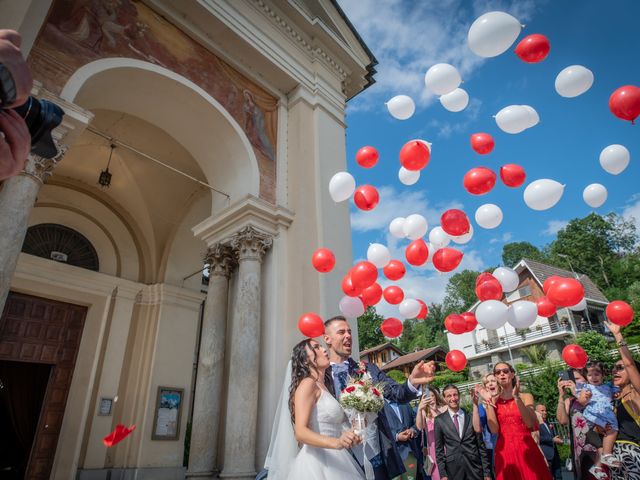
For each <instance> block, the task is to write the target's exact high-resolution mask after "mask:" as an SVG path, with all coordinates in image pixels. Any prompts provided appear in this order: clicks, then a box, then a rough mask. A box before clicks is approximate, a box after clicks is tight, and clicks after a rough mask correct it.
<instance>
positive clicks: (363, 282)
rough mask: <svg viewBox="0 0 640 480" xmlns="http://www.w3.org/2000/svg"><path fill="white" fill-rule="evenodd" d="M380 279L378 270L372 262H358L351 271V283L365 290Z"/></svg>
mask: <svg viewBox="0 0 640 480" xmlns="http://www.w3.org/2000/svg"><path fill="white" fill-rule="evenodd" d="M377 279H378V268H377V267H376V266H375V265H374V264H373V263H371V262H366V261H365V262H358V263H356V264H355V265H354V267H353V268H352V269H351V283H353V286H354V287H356V288H358V289H360V290H363V289H365V288H367V287H368V286H370V285H373V283H375V281H376V280H377Z"/></svg>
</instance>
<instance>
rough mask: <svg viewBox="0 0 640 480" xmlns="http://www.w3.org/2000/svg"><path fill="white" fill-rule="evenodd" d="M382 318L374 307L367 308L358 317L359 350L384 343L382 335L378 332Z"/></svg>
mask: <svg viewBox="0 0 640 480" xmlns="http://www.w3.org/2000/svg"><path fill="white" fill-rule="evenodd" d="M383 320H384V317H383V316H382V315H378V312H376V309H375V308H374V307H369V308H367V310H366V311H365V312H364V314H363V315H361V316H359V317H358V343H359V345H360V350H361V351H362V350H366V349H367V348H371V347H375V346H376V345H380V344H381V343H384V335H382V332H380V325H381V324H382V321H383Z"/></svg>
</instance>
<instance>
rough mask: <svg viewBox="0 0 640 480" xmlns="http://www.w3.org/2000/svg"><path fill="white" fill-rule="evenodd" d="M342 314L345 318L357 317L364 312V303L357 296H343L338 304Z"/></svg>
mask: <svg viewBox="0 0 640 480" xmlns="http://www.w3.org/2000/svg"><path fill="white" fill-rule="evenodd" d="M338 307H339V308H340V311H341V312H342V314H343V315H344V316H345V317H347V318H357V317H359V316H360V315H362V314H363V313H364V304H363V303H362V300H360V299H359V298H358V297H348V296H346V295H345V296H344V297H342V298H341V299H340V303H339V305H338Z"/></svg>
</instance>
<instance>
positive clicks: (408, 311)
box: [398, 298, 422, 318]
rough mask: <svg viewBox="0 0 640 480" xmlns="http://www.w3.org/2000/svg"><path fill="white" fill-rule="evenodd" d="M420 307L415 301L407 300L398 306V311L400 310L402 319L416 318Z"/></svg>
mask: <svg viewBox="0 0 640 480" xmlns="http://www.w3.org/2000/svg"><path fill="white" fill-rule="evenodd" d="M421 308H422V305H420V302H418V301H417V300H414V299H413V298H407V299H406V300H403V301H402V303H400V305H398V310H400V315H402V316H403V317H404V318H416V316H417V315H418V314H419V313H420V310H421Z"/></svg>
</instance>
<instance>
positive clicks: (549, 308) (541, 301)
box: [536, 297, 557, 318]
mask: <svg viewBox="0 0 640 480" xmlns="http://www.w3.org/2000/svg"><path fill="white" fill-rule="evenodd" d="M536 305H537V306H538V315H540V316H541V317H545V318H549V317H551V316H553V315H555V313H556V310H557V308H556V306H555V305H554V304H553V303H551V300H549V299H548V298H547V297H540V298H538V300H536Z"/></svg>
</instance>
